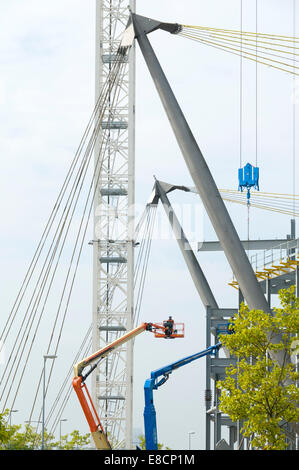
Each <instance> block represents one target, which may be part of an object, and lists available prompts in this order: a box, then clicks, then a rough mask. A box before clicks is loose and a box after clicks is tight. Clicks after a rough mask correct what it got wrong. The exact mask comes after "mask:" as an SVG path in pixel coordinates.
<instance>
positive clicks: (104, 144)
mask: <svg viewBox="0 0 299 470" xmlns="http://www.w3.org/2000/svg"><path fill="white" fill-rule="evenodd" d="M124 68H125V65H124V63H123V62H122V66H121V67H120V68H119V70H118V71H117V74H116V76H115V79H117V80H116V81H115V82H114V85H113V86H115V91H114V95H113V99H112V103H110V106H112V109H113V107H114V102H115V101H116V98H118V96H117V94H119V93H120V87H119V84H120V83H121V79H122V77H121V73H122V71H124ZM110 94H111V90H110V91H109V96H110ZM103 116H104V113H103V115H102V117H103ZM113 117H114V116H113V115H112V114H111V113H110V115H109V118H110V119H111V118H112V119H113ZM99 127H100V126H99ZM104 135H105V132H104ZM101 144H102V147H101V148H100V155H101V154H104V153H105V151H106V149H107V146H108V138H107V133H106V138H105V137H103V138H102V142H101ZM103 147H104V148H103ZM93 150H94V146H93V148H92V152H93ZM99 164H100V168H98V166H99ZM101 167H102V161H101V160H100V159H98V160H97V163H96V165H95V169H94V173H93V178H92V181H91V183H90V187H89V192H88V198H87V201H86V204H85V208H84V214H83V216H82V220H81V224H80V229H81V227H82V222H83V217H84V215H85V212H86V211H87V207H88V205H87V204H88V199H89V198H90V195H92V197H91V200H90V201H89V210H88V213H87V214H88V215H87V217H86V223H85V227H84V231H83V235H82V240H81V244H80V249H79V253H78V256H77V260H76V264H75V271H74V273H73V277H72V281H71V287H70V291H69V294H68V298H67V304H66V307H65V310H64V315H63V322H62V325H61V328H60V332H59V337H58V340H57V343H56V346H55V351H54V354H56V353H57V351H58V347H59V343H60V338H61V333H62V328H63V325H64V321H65V316H66V313H67V310H68V306H69V301H70V297H71V293H72V290H73V285H74V281H75V277H76V273H77V269H78V265H79V261H80V257H81V253H82V248H83V243H84V240H85V235H86V231H87V228H88V224H89V220H90V216H91V213H92V209H93V204H94V199H95V195H96V188H97V187H98V182H99V179H100V169H101ZM93 188H94V190H93V193H92V189H93ZM78 240H79V238H78V237H77V240H76V244H77V242H78ZM72 261H73V257H72V260H71V262H72ZM69 274H70V269H69V271H68V276H69ZM66 283H67V280H66V281H65V284H64V289H63V294H62V295H64V292H65V287H66ZM60 306H61V303H60V305H59V308H60ZM49 347H50V345H49V346H48V348H49ZM53 368H54V363H52V366H51V370H50V373H49V378H48V383H47V388H46V391H47V390H48V386H49V383H50V379H51V376H52V371H53ZM40 383H41V377H40V382H39V386H40ZM39 386H38V388H39ZM38 388H37V392H36V397H37V394H38ZM35 401H36V398H35ZM35 401H34V404H35ZM33 409H34V405H33V407H32V412H31V415H32V413H33Z"/></svg>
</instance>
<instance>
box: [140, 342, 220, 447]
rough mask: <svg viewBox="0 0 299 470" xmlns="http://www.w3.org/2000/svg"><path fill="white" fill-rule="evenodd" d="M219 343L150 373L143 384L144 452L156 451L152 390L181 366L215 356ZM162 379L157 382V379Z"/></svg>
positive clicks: (154, 411) (155, 424) (155, 426)
mask: <svg viewBox="0 0 299 470" xmlns="http://www.w3.org/2000/svg"><path fill="white" fill-rule="evenodd" d="M220 347H221V343H217V344H215V345H214V346H210V347H209V348H207V349H205V350H204V351H201V352H198V353H196V354H193V355H192V356H187V357H184V358H183V359H179V360H178V361H176V362H173V363H172V364H169V365H167V366H164V367H161V368H160V369H157V370H154V371H153V372H152V373H151V378H150V379H147V380H146V381H145V384H144V399H145V406H144V413H143V416H144V432H145V447H146V450H158V439H157V421H156V410H155V406H154V397H153V390H157V389H158V388H159V387H161V385H163V384H164V383H165V382H166V381H167V380H168V379H169V375H170V374H171V373H172V371H174V370H176V369H179V368H180V367H182V366H186V365H187V364H190V362H193V361H195V360H196V359H200V358H201V357H204V356H208V355H211V356H216V354H217V352H218V350H219V348H220ZM161 376H162V378H161V379H160V380H159V377H161Z"/></svg>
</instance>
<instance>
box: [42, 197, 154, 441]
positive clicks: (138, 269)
mask: <svg viewBox="0 0 299 470" xmlns="http://www.w3.org/2000/svg"><path fill="white" fill-rule="evenodd" d="M156 211H157V206H152V205H147V206H146V208H145V210H144V212H143V214H142V215H141V217H140V221H139V223H138V225H137V227H136V229H135V237H134V240H135V246H136V248H137V247H138V256H137V257H136V261H135V269H134V292H135V298H136V301H135V307H134V325H135V326H137V325H138V322H139V316H140V310H141V304H142V298H143V292H144V286H145V279H146V274H147V268H148V262H149V256H150V250H151V242H152V236H153V229H154V223H155V216H156ZM91 335H92V325H91V326H90V327H89V329H88V331H87V333H86V335H85V336H84V338H83V340H82V343H81V345H80V348H79V350H78V352H77V354H76V356H75V357H74V359H73V362H72V365H73V364H76V363H77V362H78V361H79V360H80V359H82V358H83V357H86V356H87V355H88V353H89V352H90V349H91V341H92V340H91ZM72 377H73V366H71V367H70V368H69V370H68V372H67V374H66V377H65V379H64V381H63V383H62V385H61V387H60V389H59V392H58V394H57V397H56V398H55V400H54V402H53V404H52V407H51V409H50V412H49V413H48V415H47V419H46V426H47V425H48V423H49V422H50V421H52V425H51V427H50V428H49V429H50V432H51V433H54V432H55V430H56V428H57V426H58V425H59V421H60V419H61V417H62V415H63V413H64V410H65V407H66V406H67V404H68V402H69V399H70V396H71V393H72V384H71V379H72Z"/></svg>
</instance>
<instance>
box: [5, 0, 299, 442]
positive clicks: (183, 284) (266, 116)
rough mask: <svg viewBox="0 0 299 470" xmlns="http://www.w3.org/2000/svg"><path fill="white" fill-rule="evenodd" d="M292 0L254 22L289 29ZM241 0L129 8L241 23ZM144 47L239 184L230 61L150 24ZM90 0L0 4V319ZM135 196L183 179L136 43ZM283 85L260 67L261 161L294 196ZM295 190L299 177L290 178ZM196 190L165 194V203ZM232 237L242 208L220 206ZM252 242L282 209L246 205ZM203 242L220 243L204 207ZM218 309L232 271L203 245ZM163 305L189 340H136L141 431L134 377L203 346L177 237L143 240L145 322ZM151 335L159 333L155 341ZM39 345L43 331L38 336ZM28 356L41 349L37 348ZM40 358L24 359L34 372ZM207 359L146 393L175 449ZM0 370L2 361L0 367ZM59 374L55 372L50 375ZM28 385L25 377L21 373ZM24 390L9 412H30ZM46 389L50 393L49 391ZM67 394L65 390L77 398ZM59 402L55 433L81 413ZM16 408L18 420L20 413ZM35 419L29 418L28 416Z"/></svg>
mask: <svg viewBox="0 0 299 470" xmlns="http://www.w3.org/2000/svg"><path fill="white" fill-rule="evenodd" d="M243 4H244V19H243V21H244V29H247V30H248V31H254V30H255V2H253V1H249V0H247V1H243ZM292 4H293V1H292V0H284V1H281V0H262V1H261V0H259V6H260V7H259V25H260V27H259V30H260V31H261V32H271V33H276V34H288V35H292ZM239 6H240V0H227V1H225V2H224V1H223V0H209V1H204V0H188V2H186V1H185V2H182V1H179V0H152V1H151V2H145V1H141V0H140V1H137V12H138V13H139V14H142V15H144V16H149V17H152V18H155V19H160V20H164V21H167V22H178V23H182V24H193V25H206V26H212V27H223V28H228V29H239V26H240V11H239ZM150 40H151V42H152V45H153V47H154V49H155V51H156V52H157V55H158V57H159V60H160V62H161V64H162V67H163V68H164V70H165V73H166V75H167V77H168V79H169V81H170V84H171V86H172V87H173V89H174V92H175V93H176V96H177V98H178V101H179V103H180V105H181V107H182V109H183V111H184V113H185V115H186V117H187V120H188V121H189V123H190V127H191V129H192V131H193V133H194V135H195V137H196V138H197V141H198V143H199V146H200V148H201V150H202V152H203V154H204V155H205V158H206V160H207V162H208V165H209V167H210V169H211V171H212V174H213V176H214V178H215V180H216V183H217V184H218V186H219V187H221V188H230V189H236V188H237V169H238V167H239V59H238V58H237V57H235V56H231V55H230V54H226V53H224V52H221V51H217V50H214V49H212V48H205V47H204V46H200V45H199V44H197V43H195V42H192V41H187V40H186V39H184V38H180V37H174V36H172V35H169V34H166V33H165V32H162V31H158V32H155V33H153V34H151V35H150ZM94 41H95V2H94V1H93V0H52V1H51V2H40V1H38V0H23V1H21V0H10V1H8V0H0V148H1V168H2V178H1V187H0V188H1V189H0V190H1V195H0V211H1V222H2V224H1V234H0V236H1V242H0V251H1V253H0V256H1V262H2V269H1V272H0V276H1V279H0V286H1V287H0V289H1V323H2V321H5V319H6V318H7V315H8V312H9V310H10V308H11V306H12V304H13V301H14V298H15V296H16V293H17V290H18V288H19V286H20V283H21V281H22V279H23V276H24V273H25V271H26V268H27V266H28V262H29V261H30V259H31V257H32V254H33V252H34V249H35V247H36V244H37V241H38V239H39V237H40V234H41V232H42V229H43V227H44V224H45V221H46V219H47V216H48V214H49V212H50V210H51V208H52V204H53V201H54V200H55V198H56V196H57V193H58V190H59V188H60V186H61V184H62V182H63V179H64V176H65V174H66V171H67V169H68V166H69V164H70V161H71V159H72V157H73V155H74V152H75V150H76V148H77V146H78V144H79V141H80V138H81V136H82V133H83V130H84V128H85V125H86V123H87V121H88V119H89V116H90V114H91V111H92V108H93V103H94V55H95V44H94ZM254 77H255V65H254V64H252V63H248V64H247V63H246V64H245V63H244V101H243V108H244V116H243V118H244V125H243V133H242V142H243V165H244V164H245V163H247V161H251V162H252V163H254V162H255V79H254ZM136 79H137V85H136V86H137V102H136V109H137V122H136V200H137V202H138V203H140V204H144V203H145V202H146V201H147V199H148V197H149V195H150V192H151V188H152V186H153V175H156V176H157V178H159V179H161V180H162V181H168V182H171V183H177V184H185V185H188V184H189V185H193V183H192V181H191V178H190V176H189V174H188V171H187V168H186V166H185V163H184V160H183V158H182V156H181V155H180V151H179V148H178V146H177V144H176V142H175V139H174V137H173V135H172V131H171V129H170V125H169V123H168V121H167V119H166V117H165V113H164V110H163V109H162V105H161V104H160V102H159V98H158V96H157V93H156V91H155V89H154V86H153V83H152V81H151V78H150V76H149V73H148V71H147V70H146V66H145V64H144V61H143V58H142V57H141V54H140V51H139V50H138V48H137V77H136ZM292 89H293V79H292V77H291V76H288V75H287V74H283V73H281V72H278V71H273V70H270V69H267V68H265V67H262V66H260V67H259V87H258V98H259V121H258V143H259V147H258V149H259V151H258V165H259V166H260V188H261V190H262V191H269V192H280V193H292V190H293V188H292V137H293V134H292V109H293V103H292ZM296 193H297V194H298V187H297V188H296ZM193 197H194V196H190V195H182V194H180V193H174V194H172V195H171V200H172V201H173V202H176V203H179V202H182V201H183V202H184V203H190V202H192V201H193V200H194V199H192V198H193ZM228 208H229V210H230V213H231V216H232V219H233V221H234V223H235V224H236V228H237V230H238V232H239V234H240V237H241V238H246V237H247V212H246V208H242V207H232V206H231V205H230V206H228ZM250 217H251V218H250V235H251V237H252V238H272V237H273V238H276V237H277V238H281V237H284V236H285V235H286V233H289V218H288V217H287V216H282V215H281V216H277V215H275V214H274V213H271V212H269V213H268V212H267V213H265V212H263V211H260V210H258V209H255V210H254V209H252V210H251V216H250ZM204 238H205V240H211V239H216V238H215V234H214V232H213V230H212V228H211V225H210V223H209V221H208V220H207V217H206V216H205V217H204ZM199 260H200V262H201V265H202V268H203V270H204V272H205V273H206V275H207V278H208V280H209V282H210V284H211V287H212V289H213V291H214V294H215V297H216V299H217V301H218V303H219V305H220V306H221V307H236V305H237V304H236V302H237V296H236V292H235V291H234V290H232V288H231V287H229V286H227V282H229V281H230V279H231V270H230V268H229V266H228V264H227V262H226V260H225V257H224V255H223V254H221V253H217V254H200V256H199ZM91 261H92V258H91V250H90V247H88V245H87V244H86V251H85V253H84V256H83V262H82V266H81V269H80V272H79V281H78V282H77V290H76V292H75V293H74V304H73V305H72V307H71V313H70V315H69V317H68V319H67V323H66V328H65V332H64V343H63V347H62V349H61V352H60V354H59V363H58V369H59V373H57V384H58V385H60V383H61V381H62V380H63V378H64V377H63V372H64V370H67V369H68V367H69V366H70V361H71V358H72V356H73V355H74V353H75V352H76V350H77V348H78V345H79V343H80V342H81V339H82V329H83V330H85V325H86V326H87V325H88V324H89V322H90V319H91ZM169 314H172V315H173V316H174V318H175V319H176V320H177V321H184V322H185V328H186V338H185V339H184V340H182V341H181V342H179V340H178V341H177V342H173V343H171V344H169V346H168V347H167V348H166V347H165V343H163V344H162V343H157V342H155V340H154V339H153V338H152V337H151V335H143V336H142V337H139V338H138V339H137V340H136V343H135V351H136V355H135V392H134V401H135V409H134V426H135V427H136V428H139V429H143V416H142V414H143V384H144V380H145V379H146V378H147V377H148V376H149V375H150V371H151V370H154V369H156V368H158V367H161V366H162V365H164V364H167V363H169V362H172V361H174V360H176V359H178V358H180V357H183V356H186V355H189V354H192V353H195V352H197V351H199V350H201V349H203V348H204V347H205V312H204V309H203V307H202V305H201V302H200V301H199V299H198V295H197V293H196V291H195V288H194V287H193V285H192V281H191V279H190V277H189V274H188V272H187V270H186V267H185V265H184V262H183V260H182V258H181V255H180V253H179V251H178V249H177V246H176V242H175V241H155V242H154V243H153V246H152V253H151V264H150V268H149V272H148V278H147V285H146V290H145V295H144V302H143V311H142V318H141V320H144V321H157V320H162V319H163V318H164V317H167V316H168V315H169ZM156 341H157V340H156ZM39 342H40V345H41V348H42V344H43V338H40V340H39ZM35 357H38V356H35ZM41 357H42V356H40V363H39V364H38V361H37V362H36V363H35V364H34V365H33V369H35V368H36V369H37V370H39V369H40V365H41V360H42V359H41ZM204 366H205V361H204V360H202V361H201V362H198V361H197V362H195V363H193V364H191V365H189V366H187V367H185V368H182V369H180V370H179V371H176V372H175V373H174V374H173V376H172V377H171V378H170V380H169V382H168V383H167V384H166V385H165V386H164V387H162V388H161V389H160V390H159V391H158V392H157V393H156V394H155V404H156V410H157V416H158V436H159V441H160V442H163V443H164V444H165V445H167V446H169V447H170V448H172V449H184V448H186V447H187V445H188V431H195V433H196V434H195V435H194V436H193V438H192V446H193V448H198V449H199V448H203V447H204V389H205V383H204V381H205V372H204ZM0 367H1V369H2V368H3V365H1V366H0ZM55 382H56V381H55ZM27 386H28V387H31V384H30V382H28V385H27ZM27 390H28V394H29V388H28V389H25V390H24V392H23V396H22V399H21V402H19V403H17V404H16V407H17V408H18V409H19V413H17V414H16V415H15V416H14V417H13V418H14V419H15V420H16V421H17V422H21V421H24V420H25V419H27V415H26V412H27V410H28V407H29V406H30V404H31V402H30V400H29V398H28V397H27ZM53 393H54V391H53ZM74 401H75V397H74V396H73V402H74ZM73 402H72V403H71V404H70V405H69V407H68V408H67V409H66V410H65V416H64V417H65V418H67V419H68V421H67V422H66V423H63V432H71V431H72V429H74V428H79V429H80V431H81V432H87V431H88V429H87V427H86V423H85V421H84V419H82V416H81V410H80V409H79V407H78V405H77V404H76V403H73ZM17 418H18V419H17ZM35 419H37V418H35Z"/></svg>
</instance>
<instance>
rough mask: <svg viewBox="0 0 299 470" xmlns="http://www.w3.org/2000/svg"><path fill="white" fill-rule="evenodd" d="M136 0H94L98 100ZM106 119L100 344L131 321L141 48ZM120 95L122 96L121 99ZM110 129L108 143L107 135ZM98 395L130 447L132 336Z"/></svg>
mask: <svg viewBox="0 0 299 470" xmlns="http://www.w3.org/2000/svg"><path fill="white" fill-rule="evenodd" d="M128 5H129V6H130V8H131V10H132V11H135V0H131V1H130V2H128V1H127V0H97V1H96V99H97V98H98V96H99V94H100V91H101V88H102V86H103V84H104V83H105V82H106V81H107V80H108V79H109V78H108V76H109V72H110V71H111V68H112V67H113V65H114V63H115V60H116V51H117V49H118V46H119V44H120V40H121V35H122V33H123V32H124V30H125V28H126V25H127V22H128V17H129V10H128ZM124 60H125V61H126V64H125V65H124V68H123V70H124V72H122V74H121V78H120V81H119V82H118V84H117V87H118V89H117V92H116V93H115V92H114V95H113V96H114V98H113V100H112V99H111V101H110V100H109V97H108V100H109V105H108V107H107V112H106V115H105V118H104V120H103V122H102V129H105V146H104V148H102V150H101V151H100V150H99V149H100V148H101V147H102V145H101V139H103V136H101V135H100V136H99V139H98V142H97V146H96V152H95V159H96V160H97V159H98V158H100V159H101V165H100V167H101V170H100V171H101V174H100V178H99V184H98V187H97V195H96V200H95V208H94V240H93V258H94V261H93V265H94V267H93V334H92V347H93V351H96V350H98V349H100V348H102V347H104V346H105V345H106V344H107V343H110V342H111V341H113V340H114V339H116V338H117V337H118V336H120V335H122V334H123V333H124V332H125V331H128V330H131V329H132V328H133V318H134V303H133V276H134V253H133V250H134V241H133V230H134V212H133V207H134V206H133V205H134V159H135V155H134V153H135V152H134V144H135V50H134V47H132V48H131V51H130V55H129V58H128V57H127V58H125V59H124ZM115 97H116V98H115ZM107 133H108V144H106V142H107ZM92 380H93V382H92V397H93V400H94V403H95V406H96V408H97V410H98V413H99V416H100V418H101V422H102V424H103V427H104V429H105V431H106V433H107V434H108V439H109V441H110V442H111V445H112V447H113V448H117V449H119V448H126V449H130V448H131V447H132V420H133V413H132V395H133V343H132V342H128V343H127V344H126V345H124V346H123V347H122V348H119V349H117V350H116V351H115V352H112V353H111V354H110V355H109V357H108V358H105V359H104V360H103V362H102V363H100V364H99V366H98V368H97V372H96V373H95V374H93V379H92Z"/></svg>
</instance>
